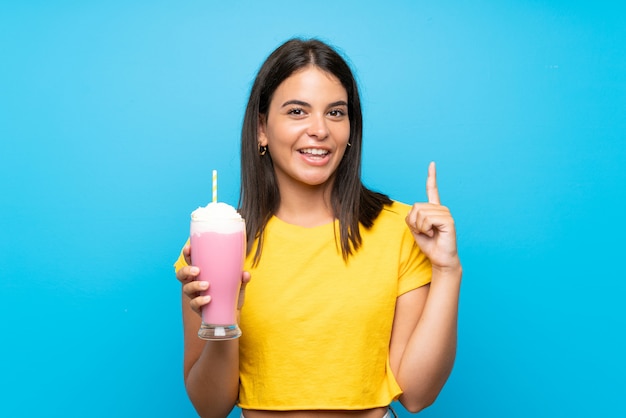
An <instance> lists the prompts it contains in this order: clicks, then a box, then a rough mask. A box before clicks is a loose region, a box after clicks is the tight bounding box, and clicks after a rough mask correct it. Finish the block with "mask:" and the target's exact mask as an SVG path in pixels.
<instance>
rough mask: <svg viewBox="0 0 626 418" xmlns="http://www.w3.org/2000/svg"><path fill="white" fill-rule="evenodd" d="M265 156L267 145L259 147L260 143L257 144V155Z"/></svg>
mask: <svg viewBox="0 0 626 418" xmlns="http://www.w3.org/2000/svg"><path fill="white" fill-rule="evenodd" d="M265 154H267V145H261V143H259V155H265Z"/></svg>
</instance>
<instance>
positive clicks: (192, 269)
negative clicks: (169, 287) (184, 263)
mask: <svg viewBox="0 0 626 418" xmlns="http://www.w3.org/2000/svg"><path fill="white" fill-rule="evenodd" d="M189 273H191V274H198V273H200V269H199V268H198V267H192V268H190V269H189Z"/></svg>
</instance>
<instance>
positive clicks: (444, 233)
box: [390, 163, 462, 412]
mask: <svg viewBox="0 0 626 418" xmlns="http://www.w3.org/2000/svg"><path fill="white" fill-rule="evenodd" d="M427 193H428V200H429V202H428V203H422V204H415V205H414V206H413V208H412V210H411V212H410V213H409V215H408V216H407V219H406V222H407V224H408V226H409V228H410V229H411V232H412V233H413V237H414V238H415V241H416V243H417V244H418V245H419V247H420V249H421V250H422V251H423V252H424V253H425V254H426V256H427V257H428V258H429V259H430V261H431V264H432V266H433V274H432V280H431V283H430V285H427V286H423V287H421V288H418V289H415V290H412V291H410V292H407V293H405V294H404V295H401V296H399V297H398V299H397V302H396V311H395V317H394V322H393V329H392V335H391V343H390V344H391V345H390V363H391V367H392V370H393V372H394V374H395V376H396V379H397V381H398V383H399V385H400V387H401V388H402V390H403V394H402V395H401V396H400V402H401V403H402V404H403V405H404V407H405V408H406V409H407V410H409V411H411V412H417V411H420V410H421V409H424V408H426V407H427V406H429V405H430V404H432V403H433V402H434V401H435V399H436V398H437V396H438V395H439V392H440V391H441V389H442V388H443V385H444V384H445V382H446V380H447V379H448V376H449V375H450V372H451V371H452V366H453V364H454V358H455V356H456V344H457V317H458V302H459V293H460V286H461V276H462V268H461V263H460V261H459V257H458V253H457V246H456V231H455V226H454V220H453V219H452V216H451V215H450V212H449V210H448V209H447V208H445V207H444V206H441V205H440V204H439V193H438V190H437V183H436V173H435V166H434V164H432V163H431V166H430V167H429V176H428V180H427Z"/></svg>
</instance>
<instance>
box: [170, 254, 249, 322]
mask: <svg viewBox="0 0 626 418" xmlns="http://www.w3.org/2000/svg"><path fill="white" fill-rule="evenodd" d="M183 256H184V257H185V262H186V263H187V265H186V266H185V267H181V268H180V269H179V270H178V271H177V272H176V278H177V279H178V281H179V282H181V284H182V285H183V293H184V294H185V295H186V296H187V297H188V298H189V299H190V301H189V306H190V307H191V309H192V310H193V311H194V312H195V313H197V314H198V315H201V313H200V311H201V309H202V307H203V306H204V305H206V304H208V303H209V302H210V301H211V296H208V295H207V296H202V295H201V292H203V291H205V290H207V289H208V288H209V286H210V285H209V282H206V281H200V280H198V275H199V274H200V269H199V268H198V267H196V266H192V265H191V245H190V244H189V243H187V244H185V246H184V247H183ZM249 282H250V273H249V272H247V271H244V272H243V274H242V277H241V289H240V290H239V301H238V303H237V310H241V307H242V306H243V301H244V298H245V290H246V285H247V284H248V283H249Z"/></svg>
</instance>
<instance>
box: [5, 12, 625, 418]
mask: <svg viewBox="0 0 626 418" xmlns="http://www.w3.org/2000/svg"><path fill="white" fill-rule="evenodd" d="M622 5H623V2H618V1H614V2H607V1H604V2H596V1H543V2H542V1H512V0H504V1H482V0H478V1H471V2H469V1H421V2H413V1H408V0H407V1H391V2H384V3H382V2H381V3H377V2H376V3H375V2H369V3H368V2H362V1H339V2H294V1H275V2H271V3H270V2H254V1H242V0H239V1H230V2H225V1H224V2H212V1H184V2H173V1H171V2H170V1H165V0H162V1H134V2H122V1H106V2H105V1H92V2H87V1H84V2H81V1H69V0H63V1H28V0H26V1H20V2H18V1H15V2H10V1H8V0H5V1H2V2H0V57H1V58H0V141H1V142H0V144H1V147H0V187H1V188H0V192H1V198H0V199H1V204H2V205H1V209H0V237H1V240H0V275H1V281H0V318H2V319H1V320H0V335H2V346H1V348H0V350H1V351H0V398H1V400H0V416H2V417H30V416H45V417H61V416H63V417H79V416H91V417H113V416H115V417H135V416H155V417H192V416H194V411H193V409H192V407H191V406H190V404H189V402H188V400H187V397H186V394H185V391H184V387H183V381H182V329H181V319H180V301H179V297H180V296H179V295H180V289H179V285H178V283H177V282H176V280H175V278H174V274H173V270H172V263H173V261H174V260H175V258H176V256H177V253H178V251H179V249H180V247H181V245H182V244H183V243H184V241H185V239H186V234H187V232H188V219H189V218H188V217H189V212H190V211H191V210H193V209H195V208H196V207H197V206H199V205H203V204H205V203H206V202H207V201H208V200H209V199H210V197H211V190H210V189H211V186H210V173H211V170H212V169H217V170H218V171H219V176H220V187H219V192H220V200H223V201H227V202H229V203H231V204H236V203H237V199H238V182H239V161H238V158H239V157H238V136H239V129H240V123H241V119H242V115H243V110H244V106H245V102H246V96H247V94H248V91H249V88H250V85H251V82H252V79H253V76H254V74H255V72H256V70H257V69H258V67H259V66H260V64H261V62H262V61H263V59H264V58H265V57H266V56H267V54H269V52H270V51H271V50H273V49H274V48H275V47H276V46H278V45H279V44H280V43H282V42H283V41H284V40H286V39H287V38H289V37H292V36H295V35H301V36H317V37H320V38H321V39H323V40H326V41H329V42H331V43H333V44H335V45H337V46H338V47H339V48H340V49H341V50H342V51H343V52H344V53H345V54H346V55H347V56H348V57H349V59H350V60H351V63H352V65H353V66H354V68H355V69H356V74H357V76H358V79H359V82H360V84H361V86H362V95H363V103H364V115H365V149H364V152H365V156H364V166H363V174H364V180H365V182H366V184H368V185H369V186H370V187H373V188H375V189H379V190H382V191H385V192H386V193H389V194H390V195H391V196H392V197H393V198H394V199H398V200H402V201H406V202H413V201H420V200H424V199H425V191H424V182H425V177H426V167H427V164H428V162H429V161H430V160H435V161H437V163H438V168H439V185H440V192H441V194H442V199H443V202H444V203H445V204H447V205H448V206H450V207H451V208H452V210H453V213H454V215H455V218H456V221H457V224H458V230H459V245H460V251H461V255H462V260H463V263H464V267H465V274H464V282H463V291H462V301H461V306H460V324H459V334H460V340H459V350H458V359H457V363H456V366H455V369H454V371H453V373H452V376H451V377H450V380H449V382H448V384H447V386H446V387H445V389H444V390H443V392H442V394H441V396H440V398H439V399H438V401H437V402H436V403H435V405H433V406H432V407H430V408H429V409H427V410H426V411H425V412H423V414H422V415H423V416H424V417H471V416H482V417H556V416H568V417H588V416H607V417H624V416H626V407H625V406H624V395H626V383H625V378H624V375H626V364H625V361H624V353H625V352H626V344H625V342H624V330H625V329H626V312H625V309H624V302H623V300H624V295H625V291H626V285H625V280H624V279H625V275H624V267H623V265H624V263H623V261H624V249H625V245H624V240H623V239H624V234H625V233H626V223H625V221H624V213H625V211H624V203H625V201H626V187H625V185H626V170H625V169H624V168H623V166H622V165H623V164H624V162H625V161H626V145H625V141H626V117H625V114H626V50H625V46H624V45H626V25H625V24H624V19H623V16H624V12H625V7H624V6H622ZM400 411H401V416H408V414H407V413H406V412H405V411H404V410H402V408H400ZM232 416H234V414H232Z"/></svg>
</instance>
